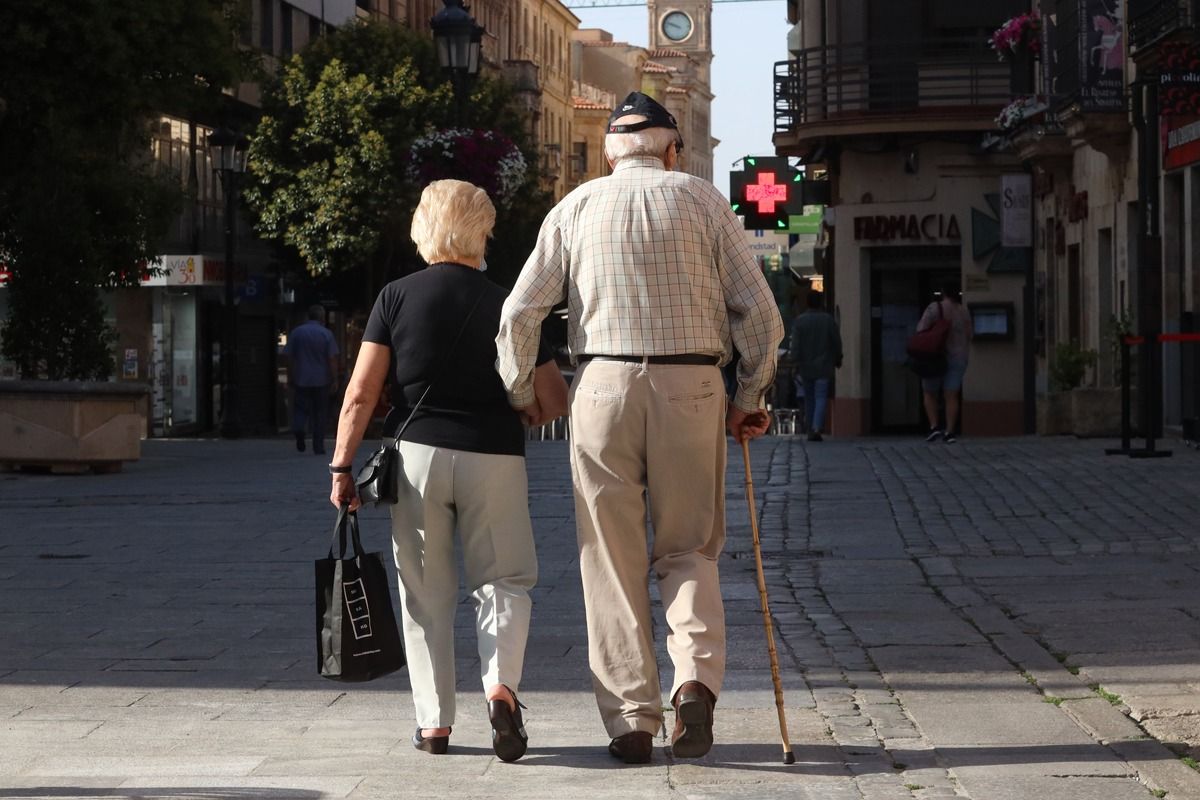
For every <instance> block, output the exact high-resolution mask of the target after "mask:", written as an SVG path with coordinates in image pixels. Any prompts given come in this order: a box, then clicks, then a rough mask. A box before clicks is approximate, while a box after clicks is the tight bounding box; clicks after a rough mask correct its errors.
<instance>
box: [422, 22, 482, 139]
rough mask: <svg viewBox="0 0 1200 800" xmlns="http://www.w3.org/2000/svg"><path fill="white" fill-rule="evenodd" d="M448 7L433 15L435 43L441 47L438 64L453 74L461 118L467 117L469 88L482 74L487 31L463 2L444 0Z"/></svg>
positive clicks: (438, 51) (432, 26)
mask: <svg viewBox="0 0 1200 800" xmlns="http://www.w3.org/2000/svg"><path fill="white" fill-rule="evenodd" d="M442 2H443V3H445V4H446V7H445V8H443V9H442V10H441V11H439V12H438V13H436V14H434V15H433V19H431V20H429V27H431V28H433V41H434V44H435V45H436V46H437V54H438V63H439V64H441V66H442V69H444V70H446V71H448V72H449V73H450V85H451V86H453V87H454V98H455V100H456V102H457V104H458V110H459V116H460V117H462V116H463V109H464V108H465V102H466V97H465V96H464V95H465V91H464V89H465V86H466V82H467V80H469V79H470V77H471V76H473V75H476V74H478V73H479V55H480V50H481V49H482V47H483V34H484V28H483V26H482V25H480V24H478V23H477V22H475V18H474V17H472V16H471V15H470V13H468V11H467V7H466V6H465V5H463V0H442Z"/></svg>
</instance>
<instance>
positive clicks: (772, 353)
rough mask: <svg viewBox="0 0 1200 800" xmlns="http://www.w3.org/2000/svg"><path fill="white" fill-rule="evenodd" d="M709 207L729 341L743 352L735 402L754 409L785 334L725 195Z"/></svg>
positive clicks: (770, 376)
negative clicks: (713, 210)
mask: <svg viewBox="0 0 1200 800" xmlns="http://www.w3.org/2000/svg"><path fill="white" fill-rule="evenodd" d="M713 205H714V207H715V214H716V216H717V219H716V220H715V222H716V223H717V225H716V227H717V248H716V256H717V259H718V261H719V264H718V271H719V273H720V276H721V287H722V289H723V291H724V294H725V306H726V308H727V310H728V312H729V330H730V334H731V335H732V337H733V345H734V347H736V348H737V351H738V353H740V354H741V360H740V361H738V368H737V373H738V374H737V378H738V388H737V391H736V392H735V393H734V396H733V404H734V405H735V406H737V407H738V408H739V409H741V410H742V411H746V412H754V411H757V410H758V409H759V407H760V406H761V405H762V398H763V394H764V393H766V391H767V388H768V387H770V385H771V384H772V383H773V382H774V380H775V365H776V362H777V361H778V348H779V344H780V342H782V341H783V336H784V330H783V319H782V318H781V317H780V316H779V309H778V308H777V307H776V306H775V297H774V295H772V294H771V288H770V287H769V286H768V285H767V279H766V278H765V277H763V274H762V270H760V269H759V268H758V263H757V262H756V261H755V260H754V256H753V255H751V253H750V249H749V248H748V247H747V246H746V239H745V236H744V234H743V233H742V226H741V223H740V222H739V221H738V218H737V216H736V215H735V214H734V213H733V209H731V208H730V207H729V204H728V203H726V202H725V201H724V198H721V202H719V203H718V202H714V203H713Z"/></svg>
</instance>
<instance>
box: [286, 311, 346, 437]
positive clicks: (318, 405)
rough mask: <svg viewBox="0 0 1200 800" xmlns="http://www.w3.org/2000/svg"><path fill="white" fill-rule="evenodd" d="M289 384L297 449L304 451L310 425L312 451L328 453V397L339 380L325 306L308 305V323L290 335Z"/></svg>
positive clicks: (335, 344)
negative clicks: (326, 436) (326, 325)
mask: <svg viewBox="0 0 1200 800" xmlns="http://www.w3.org/2000/svg"><path fill="white" fill-rule="evenodd" d="M286 353H287V356H288V384H289V385H290V386H291V387H292V433H294V434H295V436H296V449H297V450H299V451H300V452H301V453H303V452H304V437H305V433H306V431H307V429H308V427H309V425H310V423H311V426H312V446H313V452H314V453H316V454H317V455H322V454H324V452H325V423H326V421H327V420H328V418H329V394H330V392H331V391H332V390H333V384H334V379H335V378H336V377H337V374H338V368H337V355H338V346H337V341H335V340H334V338H333V333H332V332H331V331H330V330H329V328H326V327H325V307H324V306H319V305H314V306H309V309H308V321H307V322H305V323H304V324H303V325H300V326H298V327H297V328H296V329H295V330H293V331H292V332H291V334H290V335H289V336H288V342H287V350H286Z"/></svg>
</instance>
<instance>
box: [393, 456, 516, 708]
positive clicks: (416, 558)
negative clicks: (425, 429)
mask: <svg viewBox="0 0 1200 800" xmlns="http://www.w3.org/2000/svg"><path fill="white" fill-rule="evenodd" d="M400 456H401V459H402V460H403V462H404V473H403V475H402V476H401V480H400V498H399V502H398V503H397V504H396V505H394V506H392V545H393V550H394V552H395V556H396V569H397V572H398V574H399V576H400V605H401V609H402V611H403V617H404V625H403V628H404V646H405V649H406V650H407V651H408V674H409V680H410V681H411V683H412V692H413V703H414V705H415V706H416V711H417V724H418V725H419V726H420V727H422V728H443V727H448V726H450V725H452V724H453V723H454V713H455V697H454V688H455V674H454V611H455V607H456V606H457V604H458V571H457V568H456V566H455V562H454V533H455V531H456V530H457V531H458V536H459V540H460V543H461V547H462V553H463V569H464V571H465V573H466V586H467V591H468V592H469V593H470V595H471V600H472V601H473V603H474V605H475V631H476V635H477V637H478V642H479V661H480V672H481V677H482V680H483V686H484V688H485V689H486V688H487V687H489V686H492V685H494V684H498V683H502V684H504V685H505V686H508V687H509V688H510V689H512V690H513V691H514V692H515V691H517V688H518V687H519V685H520V683H521V669H522V665H523V663H524V659H525V642H526V639H527V638H528V636H529V614H530V611H531V609H532V605H531V603H530V599H529V590H530V589H532V588H533V585H534V584H535V583H536V582H537V557H536V555H535V553H534V547H533V527H532V525H531V524H530V521H529V500H528V496H529V493H528V482H527V478H526V474H525V459H524V458H522V457H521V456H503V455H493V454H489V453H470V452H466V451H463V450H450V449H447V448H443V447H430V446H428V445H423V444H414V443H412V442H401V443H400Z"/></svg>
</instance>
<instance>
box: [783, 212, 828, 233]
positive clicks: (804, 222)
mask: <svg viewBox="0 0 1200 800" xmlns="http://www.w3.org/2000/svg"><path fill="white" fill-rule="evenodd" d="M824 216H825V206H805V207H804V213H803V214H793V215H792V216H790V217H788V227H787V232H788V233H804V234H810V235H813V236H816V235H817V234H819V233H820V232H821V222H822V220H823V219H824Z"/></svg>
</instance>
